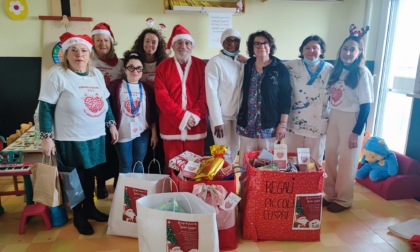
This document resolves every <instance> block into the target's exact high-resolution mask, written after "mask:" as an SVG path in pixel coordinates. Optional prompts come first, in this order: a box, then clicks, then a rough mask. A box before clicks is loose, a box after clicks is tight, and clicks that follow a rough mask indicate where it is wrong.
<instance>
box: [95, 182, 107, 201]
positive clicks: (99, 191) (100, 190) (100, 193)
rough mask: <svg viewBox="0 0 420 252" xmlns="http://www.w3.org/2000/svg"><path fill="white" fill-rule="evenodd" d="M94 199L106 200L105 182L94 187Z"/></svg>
mask: <svg viewBox="0 0 420 252" xmlns="http://www.w3.org/2000/svg"><path fill="white" fill-rule="evenodd" d="M96 197H97V198H98V199H106V198H108V190H107V189H106V186H105V182H104V183H103V184H102V183H100V182H98V183H97V185H96Z"/></svg>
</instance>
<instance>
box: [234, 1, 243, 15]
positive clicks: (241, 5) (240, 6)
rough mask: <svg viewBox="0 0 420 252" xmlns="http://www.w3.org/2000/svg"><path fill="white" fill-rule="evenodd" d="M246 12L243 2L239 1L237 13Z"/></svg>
mask: <svg viewBox="0 0 420 252" xmlns="http://www.w3.org/2000/svg"><path fill="white" fill-rule="evenodd" d="M243 10H244V4H243V3H242V0H239V1H238V2H237V3H236V12H242V11H243Z"/></svg>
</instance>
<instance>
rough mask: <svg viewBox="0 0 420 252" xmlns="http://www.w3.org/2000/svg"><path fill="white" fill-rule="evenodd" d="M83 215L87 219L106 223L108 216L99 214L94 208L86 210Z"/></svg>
mask: <svg viewBox="0 0 420 252" xmlns="http://www.w3.org/2000/svg"><path fill="white" fill-rule="evenodd" d="M85 214H86V216H87V218H88V219H91V220H96V221H97V222H108V219H109V215H107V214H104V213H102V212H100V211H99V210H98V209H97V208H96V207H95V206H93V207H90V208H86V210H85Z"/></svg>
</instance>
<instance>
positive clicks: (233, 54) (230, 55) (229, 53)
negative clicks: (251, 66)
mask: <svg viewBox="0 0 420 252" xmlns="http://www.w3.org/2000/svg"><path fill="white" fill-rule="evenodd" d="M240 52H241V51H240V50H238V51H236V52H234V53H231V52H228V51H226V50H225V49H223V53H224V54H226V55H227V56H229V57H235V56H236V55H238V54H239V53H240Z"/></svg>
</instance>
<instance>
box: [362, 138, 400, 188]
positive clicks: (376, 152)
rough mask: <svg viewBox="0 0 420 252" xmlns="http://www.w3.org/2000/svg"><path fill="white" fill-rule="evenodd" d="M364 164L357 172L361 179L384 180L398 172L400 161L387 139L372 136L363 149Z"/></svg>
mask: <svg viewBox="0 0 420 252" xmlns="http://www.w3.org/2000/svg"><path fill="white" fill-rule="evenodd" d="M362 154H363V156H362V159H361V160H360V164H361V165H362V166H361V167H360V169H359V170H358V171H357V173H356V177H357V178H359V179H363V178H366V177H367V176H368V175H369V178H370V179H371V180H372V181H379V180H384V179H386V178H388V177H390V176H395V175H397V173H398V162H397V157H396V156H395V154H394V152H392V151H391V150H389V149H388V146H387V145H386V143H385V140H384V139H382V138H380V137H370V138H368V140H366V143H365V145H364V146H363V150H362Z"/></svg>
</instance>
